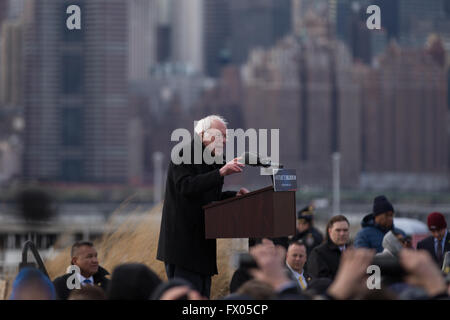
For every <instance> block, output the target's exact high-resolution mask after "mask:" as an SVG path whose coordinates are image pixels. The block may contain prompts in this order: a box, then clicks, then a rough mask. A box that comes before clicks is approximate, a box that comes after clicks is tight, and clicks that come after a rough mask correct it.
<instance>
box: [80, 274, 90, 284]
mask: <svg viewBox="0 0 450 320" xmlns="http://www.w3.org/2000/svg"><path fill="white" fill-rule="evenodd" d="M78 279H79V280H80V283H81V284H83V281H84V280H86V279H87V280H90V281H91V284H94V277H93V276H90V277H89V278H85V277H83V276H82V275H81V273H78Z"/></svg>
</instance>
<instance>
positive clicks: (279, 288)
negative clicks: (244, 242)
mask: <svg viewBox="0 0 450 320" xmlns="http://www.w3.org/2000/svg"><path fill="white" fill-rule="evenodd" d="M250 254H251V255H252V256H253V258H254V259H255V262H256V265H257V268H251V269H250V270H249V272H250V274H251V275H252V276H253V278H254V279H256V280H259V281H261V282H264V283H267V284H269V285H270V286H271V287H272V289H273V290H274V293H275V296H274V299H277V300H307V299H310V298H309V296H307V295H305V294H303V293H302V290H301V289H300V288H299V286H298V284H297V281H296V280H293V279H291V278H290V277H289V275H288V273H287V272H286V249H284V247H283V246H279V245H277V246H274V245H273V244H270V243H261V244H258V245H255V246H253V247H252V248H250Z"/></svg>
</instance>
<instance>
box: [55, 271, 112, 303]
mask: <svg viewBox="0 0 450 320" xmlns="http://www.w3.org/2000/svg"><path fill="white" fill-rule="evenodd" d="M107 275H109V272H108V271H106V270H105V269H103V268H102V267H101V266H99V267H98V271H97V273H96V274H94V275H93V278H94V285H97V286H99V287H100V288H102V289H103V290H104V291H105V292H106V289H107V288H108V284H109V279H107V278H106V276H107ZM70 276H71V274H70V273H66V274H65V275H63V276H61V277H58V278H56V279H55V280H53V285H54V286H55V290H56V296H57V299H59V300H67V298H68V297H69V294H70V291H71V289H69V288H67V279H68V278H69V277H70Z"/></svg>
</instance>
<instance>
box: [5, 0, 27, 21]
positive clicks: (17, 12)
mask: <svg viewBox="0 0 450 320" xmlns="http://www.w3.org/2000/svg"><path fill="white" fill-rule="evenodd" d="M6 1H9V5H8V18H9V19H17V18H20V17H21V16H22V14H23V11H24V7H25V1H28V0H6Z"/></svg>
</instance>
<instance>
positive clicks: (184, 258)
mask: <svg viewBox="0 0 450 320" xmlns="http://www.w3.org/2000/svg"><path fill="white" fill-rule="evenodd" d="M226 130H227V124H226V121H225V120H224V119H223V118H222V117H219V116H208V117H206V118H204V119H201V120H200V121H198V122H197V124H196V126H195V133H194V139H193V140H192V141H191V142H190V143H189V144H187V145H186V148H182V149H181V151H180V152H179V154H178V155H179V157H180V158H181V159H182V158H183V152H184V151H183V150H189V151H188V152H190V156H191V157H190V159H191V162H192V163H184V162H183V161H181V163H180V164H176V163H175V162H173V161H172V160H171V161H170V163H169V168H168V173H167V182H166V192H165V199H164V206H163V212H162V219H161V229H160V236H159V243H158V251H157V256H156V258H157V259H158V260H161V261H163V262H164V264H165V267H166V273H167V277H168V278H169V279H171V278H174V277H178V278H184V279H186V280H188V281H189V282H191V283H192V284H193V285H194V286H195V288H196V289H197V290H198V291H199V292H200V294H201V295H202V296H205V297H209V296H210V290H211V276H213V275H214V274H217V273H218V270H217V262H216V240H215V239H206V238H205V221H204V212H203V209H202V207H203V206H204V205H206V204H208V203H211V202H212V201H218V200H223V199H227V198H230V197H234V196H240V195H243V194H245V193H247V192H248V190H247V189H245V188H241V189H240V190H239V192H235V191H225V192H222V187H223V184H224V178H225V177H226V176H229V175H231V174H235V173H240V172H242V170H243V167H244V166H245V165H244V164H242V163H240V162H239V160H241V159H240V158H235V159H233V160H231V161H229V162H228V163H226V164H224V165H223V164H217V163H215V162H213V163H212V164H208V163H207V162H205V159H203V157H202V159H201V164H195V163H193V162H194V160H195V159H197V158H198V157H197V156H195V153H196V152H195V151H196V150H201V151H202V154H203V155H204V154H205V153H206V154H209V155H211V156H213V157H214V158H216V159H218V158H222V159H223V157H224V154H223V149H224V146H225V142H226ZM180 239H181V240H180Z"/></svg>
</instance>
